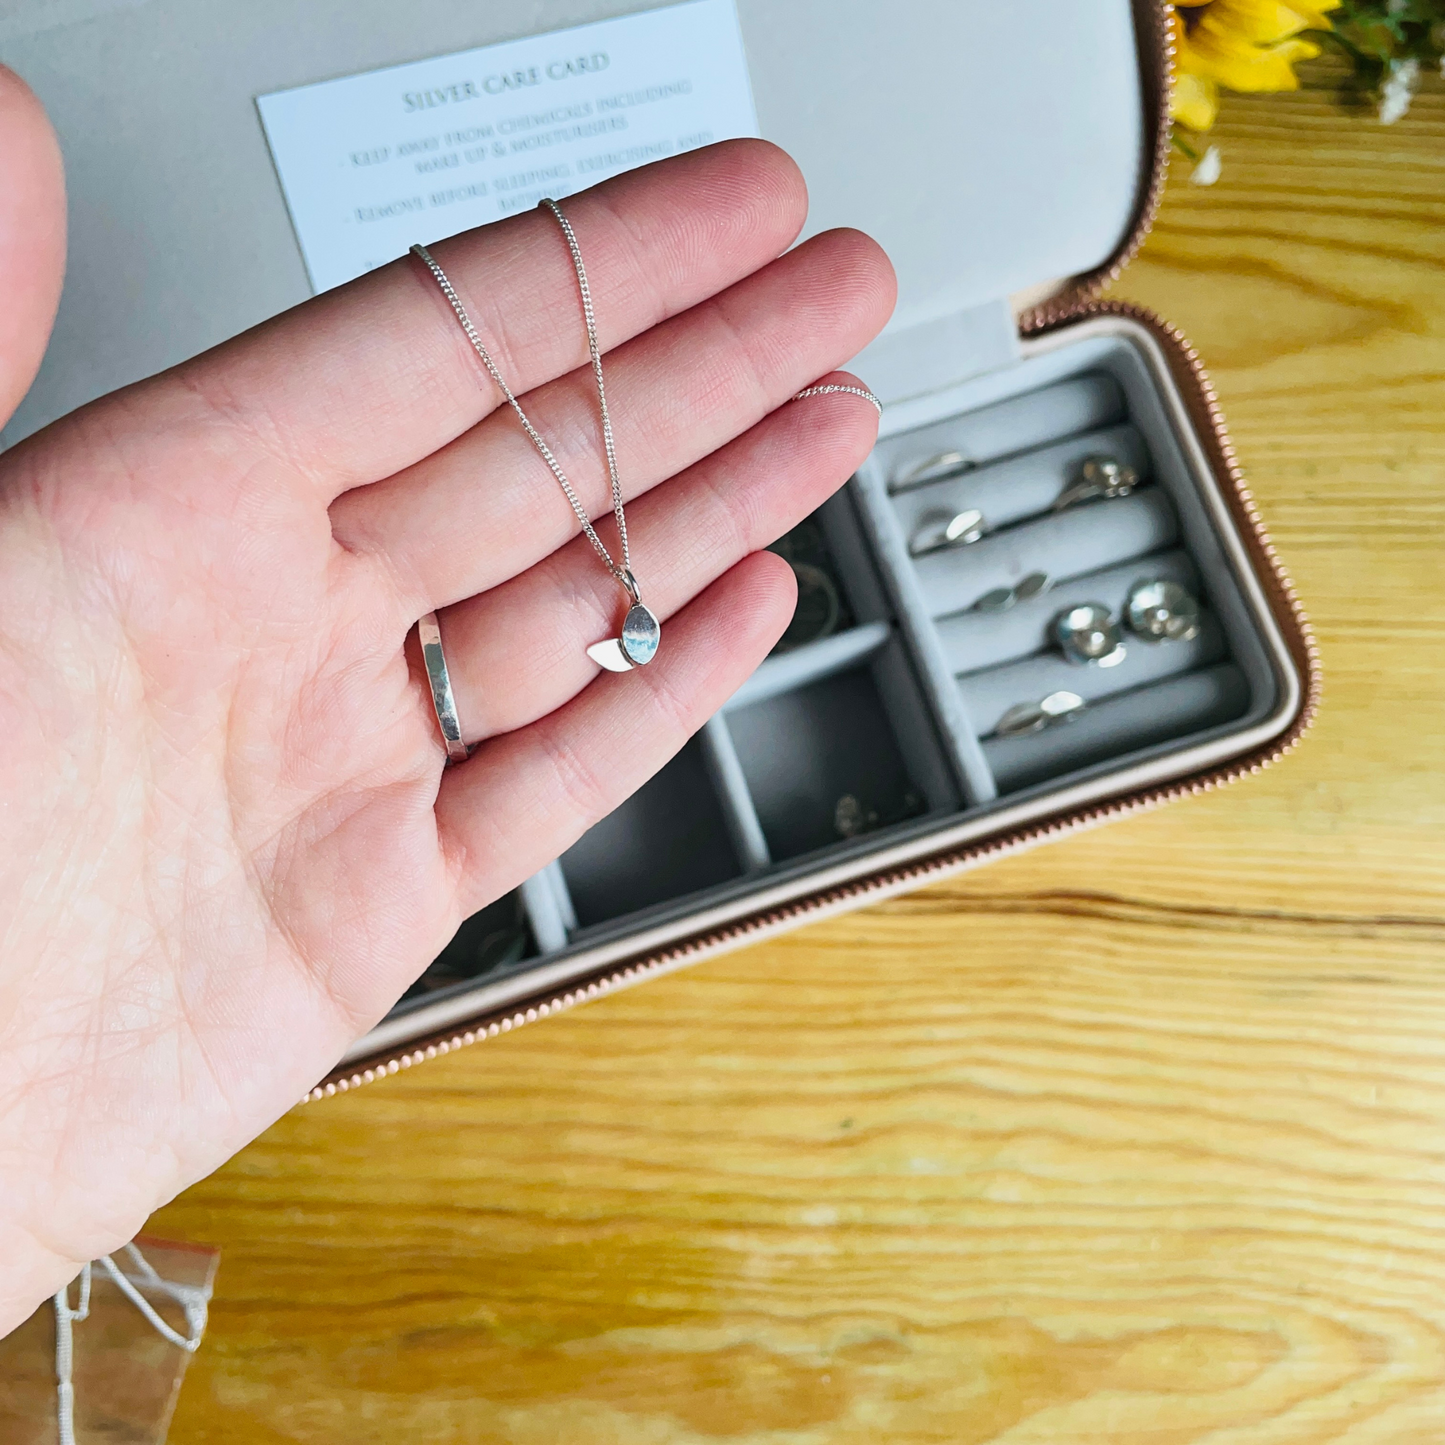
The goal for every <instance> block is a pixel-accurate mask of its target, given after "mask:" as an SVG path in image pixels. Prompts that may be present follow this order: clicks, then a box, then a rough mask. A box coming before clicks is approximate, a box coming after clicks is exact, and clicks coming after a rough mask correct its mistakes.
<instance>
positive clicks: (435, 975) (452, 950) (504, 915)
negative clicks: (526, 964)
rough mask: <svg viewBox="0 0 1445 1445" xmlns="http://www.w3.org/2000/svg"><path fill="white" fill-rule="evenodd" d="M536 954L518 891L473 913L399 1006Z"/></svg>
mask: <svg viewBox="0 0 1445 1445" xmlns="http://www.w3.org/2000/svg"><path fill="white" fill-rule="evenodd" d="M537 953H538V949H537V945H536V942H535V940H534V939H533V936H532V930H531V928H530V927H529V926H528V921H527V914H526V910H525V909H524V908H523V907H522V895H521V893H520V892H519V891H514V892H511V893H508V894H506V895H505V896H504V897H502V898H499V899H497V901H496V902H495V903H489V904H488V905H487V906H486V907H485V908H483V909H481V910H480V911H479V912H477V913H474V914H472V916H471V917H470V918H468V919H467V920H466V922H465V923H463V924H462V926H461V927H460V928H459V929H457V931H456V933H455V935H454V936H453V937H452V941H451V942H450V943H449V944H447V946H446V947H445V948H444V949H442V951H441V952H440V953H439V954H438V955H437V956H436V959H435V960H434V961H433V963H432V964H431V966H430V967H429V968H428V969H427V971H426V972H425V973H424V974H422V976H421V977H420V978H419V979H417V981H416V982H415V983H414V984H412V986H411V987H410V988H409V989H407V991H406V993H405V994H403V995H402V999H401V1003H400V1004H398V1005H397V1007H398V1008H400V1007H402V1006H403V1005H405V1004H406V1003H408V1002H410V1001H411V1000H414V999H420V998H430V997H432V996H433V995H435V994H437V993H440V992H441V991H442V990H444V989H450V988H454V987H456V986H458V985H460V984H470V983H472V982H474V981H475V980H477V979H480V978H485V977H487V976H488V975H489V974H495V973H501V972H503V971H504V970H506V969H509V968H512V967H515V966H516V965H517V964H519V963H521V962H523V961H524V960H525V959H528V958H535V957H536V955H537Z"/></svg>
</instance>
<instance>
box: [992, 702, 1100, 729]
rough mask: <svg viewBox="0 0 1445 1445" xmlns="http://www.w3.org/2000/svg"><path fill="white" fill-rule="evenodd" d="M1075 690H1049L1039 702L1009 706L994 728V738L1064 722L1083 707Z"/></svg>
mask: <svg viewBox="0 0 1445 1445" xmlns="http://www.w3.org/2000/svg"><path fill="white" fill-rule="evenodd" d="M1084 705H1085V704H1084V699H1083V698H1081V697H1080V696H1079V694H1078V693H1076V692H1051V693H1050V694H1049V695H1048V696H1047V697H1046V698H1043V699H1042V700H1041V701H1039V702H1021V703H1019V704H1018V705H1017V706H1016V707H1011V708H1010V709H1009V710H1008V711H1007V712H1006V713H1005V714H1004V715H1003V716H1002V717H1001V718H1000V719H999V720H998V726H997V727H995V728H994V730H993V735H994V737H996V738H1021V737H1026V736H1027V735H1028V734H1029V733H1037V732H1042V731H1043V729H1044V728H1046V727H1052V726H1053V724H1054V723H1056V722H1065V721H1067V720H1068V719H1069V718H1071V717H1073V716H1074V714H1075V713H1077V712H1079V711H1080V710H1081V709H1082V708H1083V707H1084Z"/></svg>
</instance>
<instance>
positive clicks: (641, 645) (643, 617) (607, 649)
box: [411, 199, 662, 672]
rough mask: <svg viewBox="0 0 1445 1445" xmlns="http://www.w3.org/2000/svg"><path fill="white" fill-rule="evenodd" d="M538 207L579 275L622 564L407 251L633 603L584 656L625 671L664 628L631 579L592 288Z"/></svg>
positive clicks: (465, 318) (573, 241)
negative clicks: (618, 627) (617, 627)
mask: <svg viewBox="0 0 1445 1445" xmlns="http://www.w3.org/2000/svg"><path fill="white" fill-rule="evenodd" d="M542 204H543V205H544V206H546V207H547V209H548V210H549V211H551V213H552V214H553V215H554V216H555V217H556V218H557V224H558V225H559V226H561V228H562V234H563V236H564V237H566V240H567V250H568V251H569V252H570V253H571V256H572V266H573V268H574V269H575V270H576V272H577V290H578V292H579V293H580V295H581V297H582V317H583V320H584V321H585V322H586V325H587V352H588V355H589V356H590V357H591V358H592V375H593V376H594V377H595V378H596V380H597V407H598V410H599V411H600V412H601V415H602V447H603V450H604V452H605V453H606V455H607V477H608V481H609V482H610V484H611V487H612V515H613V516H614V517H616V519H617V535H618V537H619V538H620V540H621V543H622V560H621V561H620V562H618V561H617V560H615V559H614V558H613V556H612V553H611V552H609V551H608V550H607V546H606V544H605V543H604V542H603V540H602V538H601V537H599V536H598V535H597V531H596V529H595V528H594V527H593V525H592V522H591V520H590V519H589V518H588V516H587V511H586V509H585V508H584V507H583V505H582V502H581V500H580V498H579V497H578V496H577V493H576V490H575V489H574V488H573V486H572V483H571V482H570V481H569V480H568V479H567V473H566V472H564V471H563V470H562V464H561V463H560V462H559V461H558V460H557V458H556V456H555V455H554V454H553V452H552V448H551V447H549V446H548V445H547V443H546V442H545V441H544V440H543V439H542V434H541V433H540V432H539V431H538V430H537V428H536V427H534V426H533V425H532V422H531V419H530V418H529V417H528V415H527V413H526V412H524V411H523V410H522V404H521V403H520V402H519V401H518V400H517V398H516V395H515V394H514V393H513V391H512V388H511V387H510V386H508V385H507V382H506V379H505V378H504V377H503V375H502V373H501V372H500V371H499V370H498V368H497V363H496V362H495V361H493V360H492V356H491V353H490V352H489V351H488V350H487V348H486V347H485V346H484V345H483V344H482V338H481V336H480V335H478V333H477V328H476V326H475V325H473V323H472V318H471V317H470V316H469V315H468V314H467V308H466V307H465V306H463V305H462V300H461V297H460V296H458V295H457V293H456V288H455V287H454V286H453V285H452V283H451V281H450V280H449V279H448V278H447V274H446V272H445V271H443V270H442V268H441V267H440V266H439V265H437V263H436V261H435V260H434V259H433V257H432V254H431V252H430V251H428V250H427V248H426V247H425V246H420V245H418V246H413V247H412V248H411V250H412V254H413V255H414V256H416V257H417V259H418V260H420V261H422V262H424V263H425V265H426V267H427V269H428V270H429V271H430V272H431V273H432V275H433V276H434V277H436V282H437V285H438V286H440V287H441V289H442V294H443V295H444V296H445V297H446V298H447V301H448V302H449V303H450V305H451V308H452V310H453V311H454V312H455V313H456V317H457V320H458V321H459V322H461V326H462V330H463V331H464V332H465V333H466V336H467V340H468V341H470V342H471V344H472V349H473V350H474V351H475V352H476V353H477V355H478V356H479V357H480V358H481V362H482V365H483V366H485V367H486V368H487V372H488V374H489V375H490V376H491V378H492V380H493V381H494V382H496V384H497V388H498V390H500V391H501V393H502V395H503V396H504V397H506V398H507V402H508V404H509V405H510V406H511V408H512V410H513V411H514V412H516V413H517V420H518V421H520V422H521V423H522V429H523V430H524V431H525V432H526V433H527V435H528V436H529V437H530V438H531V439H532V445H533V446H535V447H536V448H537V451H538V452H539V453H540V454H541V457H542V460H543V461H544V462H546V463H547V466H548V468H549V469H550V471H551V473H552V475H553V476H554V477H556V478H557V482H558V484H559V485H560V486H561V488H562V491H563V493H564V494H565V495H566V498H567V501H568V503H569V504H570V505H571V508H572V510H573V512H575V513H576V515H577V520H578V522H579V523H580V524H581V527H582V531H583V532H584V534H585V535H586V537H587V540H588V541H589V542H590V543H591V544H592V547H593V550H594V551H595V552H596V553H597V555H598V556H599V557H600V558H601V559H602V562H603V564H604V565H605V566H606V568H607V570H608V571H609V572H610V573H611V574H612V575H613V576H614V577H615V578H616V579H617V581H618V582H619V584H621V586H622V587H623V589H624V590H625V591H626V593H627V595H628V597H629V598H630V599H631V603H632V605H631V607H629V608H628V611H627V617H626V619H625V620H624V621H623V624H622V633H621V636H619V637H609V638H607V639H606V640H605V641H603V642H598V643H594V644H593V645H592V646H591V647H589V648H588V649H587V655H588V656H589V657H590V658H591V659H592V660H593V661H594V662H597V663H600V664H601V665H602V666H603V667H605V668H606V669H607V670H608V671H609V672H629V671H631V669H632V668H634V667H645V666H646V665H647V664H648V663H649V662H651V661H652V659H653V658H654V657H656V656H657V646H658V642H659V641H660V640H661V636H662V628H661V626H660V625H659V623H658V620H657V618H656V616H654V614H653V612H652V609H651V608H649V607H648V606H647V605H646V603H644V602H643V600H642V595H641V592H640V590H639V588H638V586H637V578H636V577H634V576H633V575H632V552H631V549H630V547H629V546H628V542H627V516H626V513H625V511H624V510H623V506H622V481H621V478H619V476H618V475H617V449H616V446H615V444H614V443H613V439H612V414H611V413H610V412H609V411H608V409H607V385H606V382H605V381H604V380H603V377H602V349H601V347H600V346H599V345H598V344H597V314H596V312H595V311H594V310H593V307H592V288H591V287H590V286H589V285H588V284H587V269H586V267H585V266H583V264H582V250H581V248H580V247H579V246H578V244H577V234H576V232H575V231H573V229H572V223H571V222H570V221H569V220H568V219H567V217H566V216H564V215H563V214H562V208H561V207H560V206H559V205H558V204H557V203H556V201H554V200H551V199H544V200H543V201H542Z"/></svg>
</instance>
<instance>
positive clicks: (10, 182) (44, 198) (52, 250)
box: [0, 65, 65, 425]
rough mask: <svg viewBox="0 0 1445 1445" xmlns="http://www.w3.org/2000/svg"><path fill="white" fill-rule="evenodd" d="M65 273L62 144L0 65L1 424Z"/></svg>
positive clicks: (33, 358) (46, 333)
mask: <svg viewBox="0 0 1445 1445" xmlns="http://www.w3.org/2000/svg"><path fill="white" fill-rule="evenodd" d="M64 275H65V175H64V172H63V170H62V167H61V161H60V145H59V143H58V142H57V141H56V139H55V132H54V131H53V130H51V128H50V122H49V121H48V120H47V119H46V117H45V110H44V108H43V107H42V106H41V104H40V102H39V101H38V100H37V99H36V98H35V95H34V93H33V92H32V91H31V89H30V87H29V86H28V85H26V84H25V82H24V81H23V80H21V79H20V77H19V76H18V75H16V74H15V72H14V71H12V70H7V69H6V68H5V67H4V66H3V65H0V425H3V424H4V423H5V422H6V421H7V420H8V419H9V417H10V414H11V413H12V412H13V411H14V410H15V408H16V407H17V406H19V405H20V399H21V397H23V396H24V395H25V392H26V390H27V389H28V388H29V386H30V383H31V382H32V381H33V380H34V379H35V373H36V371H37V370H38V369H39V367H40V358H41V357H42V356H43V355H44V353H45V343H46V342H47V341H48V340H49V339H50V324H51V322H52V321H54V320H55V308H56V306H57V305H58V304H59V301H60V283H61V280H62V278H63V277H64Z"/></svg>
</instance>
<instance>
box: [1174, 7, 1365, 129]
mask: <svg viewBox="0 0 1445 1445" xmlns="http://www.w3.org/2000/svg"><path fill="white" fill-rule="evenodd" d="M1341 3H1342V0H1289V3H1288V4H1286V3H1283V0H1175V3H1174V5H1173V6H1172V7H1171V9H1170V13H1169V18H1170V24H1171V25H1172V26H1173V29H1174V47H1175V76H1174V98H1173V102H1172V105H1171V112H1170V113H1171V114H1172V115H1173V117H1174V119H1175V120H1177V121H1179V122H1180V123H1181V124H1182V125H1186V126H1188V127H1189V129H1190V130H1208V129H1209V127H1210V126H1212V125H1213V124H1214V117H1215V116H1216V115H1217V114H1218V111H1219V87H1220V86H1221V85H1223V86H1225V87H1227V88H1228V89H1229V90H1241V91H1259V90H1297V89H1298V88H1299V78H1298V77H1297V76H1296V75H1295V73H1294V64H1295V62H1296V61H1297V60H1310V59H1312V58H1313V57H1314V56H1316V55H1318V54H1319V53H1320V48H1319V46H1318V45H1316V44H1314V43H1313V42H1312V41H1310V40H1306V39H1305V38H1304V35H1303V32H1304V31H1306V30H1328V29H1329V28H1330V21H1329V17H1328V15H1327V13H1326V12H1327V11H1330V10H1338V9H1339V7H1340V4H1341Z"/></svg>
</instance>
